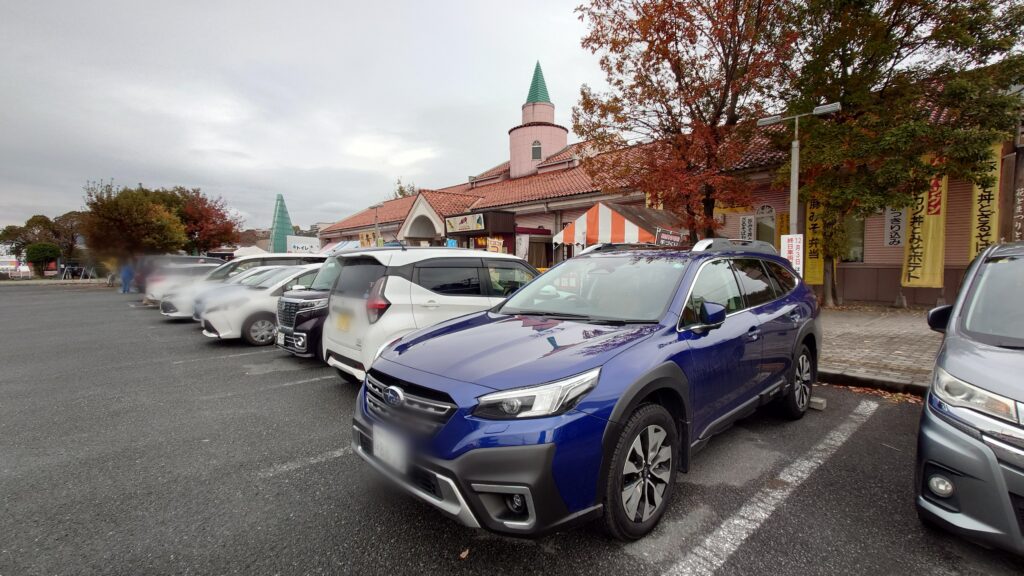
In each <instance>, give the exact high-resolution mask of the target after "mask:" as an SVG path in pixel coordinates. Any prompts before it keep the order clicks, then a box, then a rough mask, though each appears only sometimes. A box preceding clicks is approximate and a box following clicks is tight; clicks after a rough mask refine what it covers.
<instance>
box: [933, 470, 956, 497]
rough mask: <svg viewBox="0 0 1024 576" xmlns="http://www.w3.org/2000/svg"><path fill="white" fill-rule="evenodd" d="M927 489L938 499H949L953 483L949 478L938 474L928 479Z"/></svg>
mask: <svg viewBox="0 0 1024 576" xmlns="http://www.w3.org/2000/svg"><path fill="white" fill-rule="evenodd" d="M928 489H929V490H931V491H932V494H935V495H936V496H938V497H939V498H949V497H950V496H952V495H953V483H952V482H950V481H949V478H946V477H945V476H940V475H938V474H935V475H934V476H932V477H931V478H929V479H928Z"/></svg>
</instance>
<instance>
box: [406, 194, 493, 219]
mask: <svg viewBox="0 0 1024 576" xmlns="http://www.w3.org/2000/svg"><path fill="white" fill-rule="evenodd" d="M474 192H475V190H474ZM420 193H421V194H423V196H424V197H425V198H426V199H427V202H429V203H430V207H431V208H433V209H434V211H435V212H437V213H438V215H440V216H451V215H453V214H461V213H463V212H468V211H469V209H470V207H472V206H473V204H474V203H475V202H477V201H479V200H480V196H479V195H477V194H458V193H453V192H442V191H439V190H420Z"/></svg>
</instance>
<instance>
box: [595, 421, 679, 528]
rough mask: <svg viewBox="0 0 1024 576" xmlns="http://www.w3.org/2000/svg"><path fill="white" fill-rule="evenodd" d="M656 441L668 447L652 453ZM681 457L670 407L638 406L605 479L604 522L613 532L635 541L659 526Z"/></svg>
mask: <svg viewBox="0 0 1024 576" xmlns="http://www.w3.org/2000/svg"><path fill="white" fill-rule="evenodd" d="M653 442H658V445H660V446H661V447H662V449H660V450H659V449H657V445H656V446H655V449H656V450H657V453H656V454H654V455H653V457H652V456H651V455H650V450H651V445H652V443H653ZM664 448H668V453H667V454H666V453H665V451H664ZM678 456H679V434H678V432H677V431H676V423H675V420H674V419H673V418H672V415H671V414H669V412H668V410H666V409H665V408H664V407H662V406H660V405H658V404H644V405H642V406H640V407H639V408H637V409H636V411H635V412H633V414H632V415H630V417H629V419H628V420H627V421H626V424H625V425H624V426H623V427H622V432H621V433H620V434H619V438H618V440H617V441H616V444H615V450H614V451H613V452H612V458H611V462H610V464H609V465H610V466H611V468H610V469H609V470H608V474H607V480H606V481H605V488H604V522H605V529H606V530H607V531H608V534H609V535H610V536H612V537H613V538H616V539H618V540H623V541H626V542H629V541H633V540H637V539H639V538H642V537H643V536H644V535H646V534H647V533H648V532H650V531H651V530H653V529H654V527H655V526H656V525H657V524H658V521H659V520H661V517H662V515H663V514H664V513H665V510H666V509H667V508H668V505H669V502H671V499H672V493H673V491H674V489H675V478H676V464H677V462H678V460H677V458H678ZM666 457H667V460H666V459H665V458H666ZM634 487H635V488H634ZM652 505H653V507H652Z"/></svg>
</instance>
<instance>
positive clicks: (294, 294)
mask: <svg viewBox="0 0 1024 576" xmlns="http://www.w3.org/2000/svg"><path fill="white" fill-rule="evenodd" d="M330 295H331V293H330V292H329V291H327V290H309V289H308V288H307V289H306V290H289V291H287V292H285V293H284V294H282V295H281V297H282V298H287V299H288V300H320V299H322V298H327V297H328V296H330Z"/></svg>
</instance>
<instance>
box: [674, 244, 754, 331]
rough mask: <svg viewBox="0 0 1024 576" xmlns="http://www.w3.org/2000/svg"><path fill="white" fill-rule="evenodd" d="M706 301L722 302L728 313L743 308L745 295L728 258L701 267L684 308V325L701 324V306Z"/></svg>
mask: <svg viewBox="0 0 1024 576" xmlns="http://www.w3.org/2000/svg"><path fill="white" fill-rule="evenodd" d="M705 302H714V303H715V304H721V305H722V306H724V307H725V311H726V313H731V312H735V311H737V310H740V309H742V308H743V296H741V295H740V287H739V285H738V284H736V275H735V274H733V271H732V266H730V265H729V261H728V260H714V261H712V262H709V263H708V264H706V265H704V267H703V268H701V270H700V272H699V273H698V274H697V279H696V280H694V282H693V290H692V291H691V292H690V299H689V300H688V301H687V302H686V306H685V307H684V308H683V326H691V325H694V324H700V308H701V304H703V303H705Z"/></svg>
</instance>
